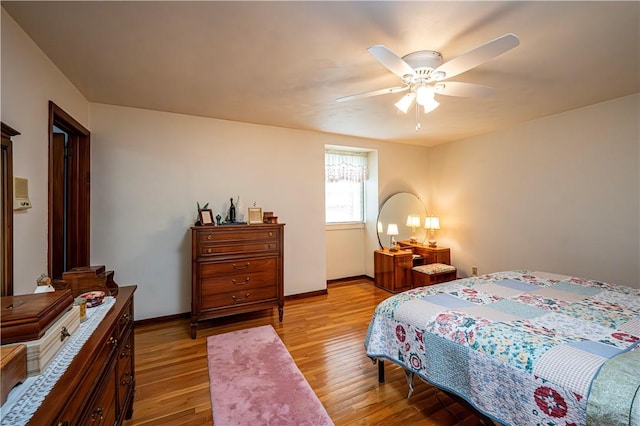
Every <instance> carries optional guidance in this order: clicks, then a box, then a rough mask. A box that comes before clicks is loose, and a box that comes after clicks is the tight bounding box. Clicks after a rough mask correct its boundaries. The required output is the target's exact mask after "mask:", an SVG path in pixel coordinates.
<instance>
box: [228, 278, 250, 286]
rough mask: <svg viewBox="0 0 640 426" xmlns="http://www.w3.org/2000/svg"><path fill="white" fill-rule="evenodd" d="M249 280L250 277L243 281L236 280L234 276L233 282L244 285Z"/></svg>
mask: <svg viewBox="0 0 640 426" xmlns="http://www.w3.org/2000/svg"><path fill="white" fill-rule="evenodd" d="M249 280H250V278H249V277H247V278H245V279H244V280H243V281H236V279H235V278H232V279H231V282H232V283H234V284H235V285H244V284H247V283H248V282H249Z"/></svg>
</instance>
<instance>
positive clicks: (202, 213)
mask: <svg viewBox="0 0 640 426" xmlns="http://www.w3.org/2000/svg"><path fill="white" fill-rule="evenodd" d="M198 219H200V224H202V225H209V226H211V225H214V224H215V223H214V222H213V213H212V212H211V209H200V210H198Z"/></svg>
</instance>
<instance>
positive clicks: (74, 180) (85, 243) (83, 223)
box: [47, 101, 91, 279]
mask: <svg viewBox="0 0 640 426" xmlns="http://www.w3.org/2000/svg"><path fill="white" fill-rule="evenodd" d="M48 126H49V127H48V134H49V202H48V204H49V209H48V231H49V232H48V233H47V242H48V251H47V270H48V273H49V276H51V278H54V279H57V278H61V276H62V272H64V270H61V269H62V268H61V265H59V260H57V259H59V258H60V253H57V252H56V249H55V247H56V244H55V241H54V239H53V238H55V237H52V235H54V233H53V232H52V227H53V224H54V213H55V212H54V208H53V206H54V205H55V204H54V197H55V196H56V192H55V191H54V185H53V182H54V179H53V171H54V161H55V158H54V156H53V149H52V148H53V127H54V126H55V127H57V128H59V129H60V130H63V131H64V132H65V133H67V134H68V136H69V138H68V142H67V144H68V146H69V147H70V148H71V150H72V152H73V155H72V156H70V157H68V179H67V183H68V185H67V192H68V198H67V235H66V238H67V247H68V249H67V253H66V259H67V264H66V268H64V269H67V270H68V269H71V268H74V267H76V266H88V265H89V259H90V253H89V249H90V192H91V191H90V183H91V180H90V171H91V167H90V166H91V133H90V132H89V130H87V129H86V128H84V126H82V125H81V124H80V123H78V122H77V121H76V120H75V119H74V118H73V117H71V116H70V115H69V114H67V113H66V112H65V111H64V110H63V109H62V108H60V107H59V106H57V105H56V104H55V103H53V101H49V123H48Z"/></svg>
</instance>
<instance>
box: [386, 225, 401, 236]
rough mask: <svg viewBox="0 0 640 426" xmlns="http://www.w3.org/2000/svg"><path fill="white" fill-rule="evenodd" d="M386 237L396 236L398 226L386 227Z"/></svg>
mask: <svg viewBox="0 0 640 426" xmlns="http://www.w3.org/2000/svg"><path fill="white" fill-rule="evenodd" d="M387 235H398V225H397V224H395V223H390V224H389V226H387Z"/></svg>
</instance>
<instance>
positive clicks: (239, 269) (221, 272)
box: [200, 257, 278, 279]
mask: <svg viewBox="0 0 640 426" xmlns="http://www.w3.org/2000/svg"><path fill="white" fill-rule="evenodd" d="M277 266H278V261H277V258H275V257H267V258H260V259H242V260H233V261H228V262H206V263H204V262H203V263H201V264H200V279H206V278H210V277H214V276H215V277H220V276H227V275H233V276H236V275H245V274H250V273H256V272H263V271H267V270H275V269H276V268H277Z"/></svg>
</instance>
